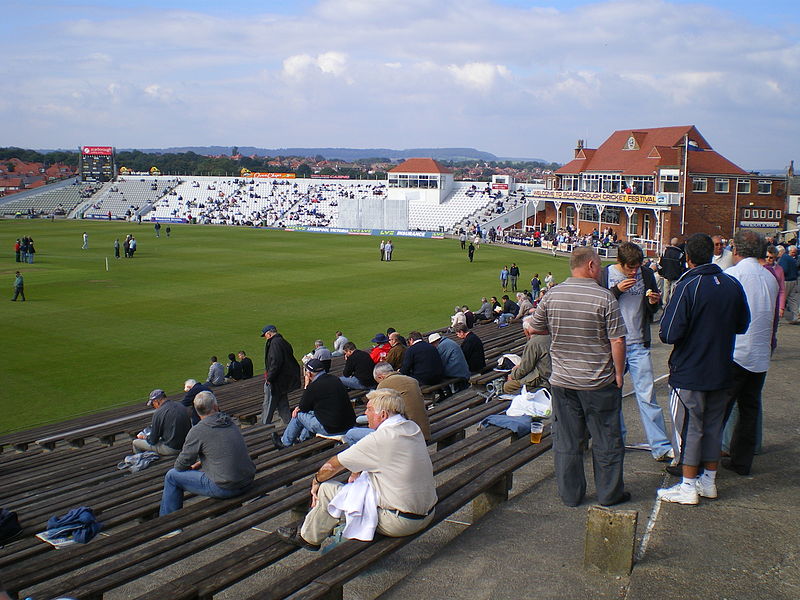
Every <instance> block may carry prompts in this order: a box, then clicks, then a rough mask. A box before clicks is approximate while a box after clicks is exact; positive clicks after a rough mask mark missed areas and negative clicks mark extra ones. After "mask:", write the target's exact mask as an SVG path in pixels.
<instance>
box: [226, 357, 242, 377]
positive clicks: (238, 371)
mask: <svg viewBox="0 0 800 600" xmlns="http://www.w3.org/2000/svg"><path fill="white" fill-rule="evenodd" d="M240 379H244V375H243V374H242V363H240V362H239V361H238V360H236V355H235V354H234V353H233V352H231V353H230V354H228V370H227V373H225V382H226V383H230V382H231V381H239V380H240Z"/></svg>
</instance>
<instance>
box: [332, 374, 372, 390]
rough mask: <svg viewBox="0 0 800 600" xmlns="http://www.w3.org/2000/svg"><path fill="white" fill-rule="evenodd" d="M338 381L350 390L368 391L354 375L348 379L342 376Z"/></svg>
mask: <svg viewBox="0 0 800 600" xmlns="http://www.w3.org/2000/svg"><path fill="white" fill-rule="evenodd" d="M339 381H341V382H342V383H343V384H344V387H346V388H349V389H351V390H368V389H369V388H368V387H367V386H365V385H364V384H363V383H361V382H360V381H359V380H358V377H356V376H355V375H350V377H345V376H344V375H342V376H341V377H339Z"/></svg>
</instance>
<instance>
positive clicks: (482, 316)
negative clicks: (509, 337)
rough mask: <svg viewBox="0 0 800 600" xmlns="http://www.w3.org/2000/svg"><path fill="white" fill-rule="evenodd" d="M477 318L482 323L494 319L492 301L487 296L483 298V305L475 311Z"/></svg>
mask: <svg viewBox="0 0 800 600" xmlns="http://www.w3.org/2000/svg"><path fill="white" fill-rule="evenodd" d="M475 319H476V320H477V321H478V322H480V323H488V322H491V321H493V320H494V312H493V307H492V303H491V302H489V301H488V300H487V299H486V296H484V297H483V298H481V307H480V308H479V309H478V310H477V311H476V312H475Z"/></svg>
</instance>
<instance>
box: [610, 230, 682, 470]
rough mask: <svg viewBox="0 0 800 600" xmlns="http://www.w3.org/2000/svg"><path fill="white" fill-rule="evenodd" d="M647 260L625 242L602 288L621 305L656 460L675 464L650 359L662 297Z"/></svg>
mask: <svg viewBox="0 0 800 600" xmlns="http://www.w3.org/2000/svg"><path fill="white" fill-rule="evenodd" d="M643 260H644V253H643V252H642V249H641V248H640V247H639V246H637V245H636V244H634V243H632V242H622V243H621V244H620V245H619V248H618V249H617V264H615V265H609V266H608V267H606V268H605V269H603V274H602V278H601V280H600V284H601V285H603V286H604V287H607V288H609V289H610V290H611V293H612V294H614V297H615V298H616V299H617V302H619V309H620V311H621V312H622V319H623V320H624V321H625V329H626V330H627V331H628V335H626V336H625V366H626V368H627V370H628V371H629V372H630V374H631V382H632V383H633V389H634V391H635V392H636V402H637V404H638V405H639V417H640V418H641V420H642V426H643V427H644V433H645V435H646V436H647V443H648V444H649V445H650V453H651V454H652V455H653V458H655V459H656V460H659V461H661V460H671V459H673V458H675V453H674V452H673V450H672V444H671V443H670V441H669V437H668V436H667V426H666V424H665V423H664V413H663V412H662V411H661V406H659V404H658V401H657V400H656V390H655V386H654V378H653V363H652V361H651V359H650V323H652V321H653V314H655V312H656V311H657V310H658V308H659V306H661V294H659V293H658V286H657V285H656V277H655V274H654V273H653V270H652V269H650V268H647V267H642V261H643ZM624 430H625V425H624V422H623V432H624Z"/></svg>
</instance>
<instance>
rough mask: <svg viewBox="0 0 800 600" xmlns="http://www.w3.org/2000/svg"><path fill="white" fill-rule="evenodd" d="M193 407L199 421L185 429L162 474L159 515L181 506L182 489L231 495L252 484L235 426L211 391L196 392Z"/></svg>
mask: <svg viewBox="0 0 800 600" xmlns="http://www.w3.org/2000/svg"><path fill="white" fill-rule="evenodd" d="M194 408H195V410H196V411H197V414H198V415H200V422H199V423H198V424H197V425H195V426H194V427H192V429H191V430H190V431H189V434H188V435H187V436H186V442H185V443H184V445H183V450H181V453H180V454H179V455H178V458H177V459H176V460H175V467H174V468H172V469H170V470H169V471H167V474H166V476H165V477H164V492H163V494H162V496H161V509H160V511H159V515H160V516H164V515H168V514H169V513H171V512H175V511H176V510H178V509H180V508H181V507H183V492H184V490H185V491H187V492H191V493H193V494H197V495H199V496H209V497H211V498H232V497H233V496H238V495H240V494H243V493H244V492H245V491H247V488H249V487H250V486H251V485H252V483H253V477H254V476H255V472H256V467H255V465H254V464H253V461H252V460H250V455H249V453H248V452H247V445H246V444H245V441H244V438H243V437H242V433H241V431H239V426H238V425H236V423H234V422H233V420H232V419H231V418H230V417H229V416H228V415H226V414H225V413H221V412H219V406H218V405H217V399H216V398H215V397H214V394H212V393H211V392H200V393H199V394H197V396H196V397H195V399H194ZM201 468H202V470H201Z"/></svg>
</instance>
